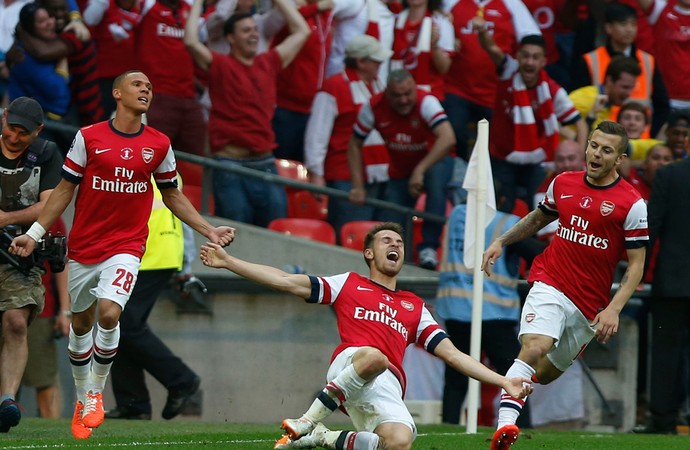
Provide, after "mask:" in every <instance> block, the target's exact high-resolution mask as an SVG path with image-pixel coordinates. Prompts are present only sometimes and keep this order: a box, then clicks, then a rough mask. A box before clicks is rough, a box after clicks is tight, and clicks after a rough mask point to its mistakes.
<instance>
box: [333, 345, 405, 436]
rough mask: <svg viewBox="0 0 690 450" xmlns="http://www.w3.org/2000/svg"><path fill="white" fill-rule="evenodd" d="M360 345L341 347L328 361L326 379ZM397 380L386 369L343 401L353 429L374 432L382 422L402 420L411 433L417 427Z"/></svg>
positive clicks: (342, 367) (347, 362) (341, 367)
mask: <svg viewBox="0 0 690 450" xmlns="http://www.w3.org/2000/svg"><path fill="white" fill-rule="evenodd" d="M359 349H360V347H350V348H346V349H345V350H343V351H342V352H341V353H340V354H339V355H338V356H337V357H336V358H335V360H333V362H332V363H331V366H330V367H329V368H328V374H327V375H326V378H327V381H328V382H329V383H330V382H331V381H333V379H334V378H335V377H337V376H338V374H339V373H340V372H342V371H343V370H345V368H346V367H347V366H349V365H350V364H352V356H353V355H354V354H355V352H357V350H359ZM402 396H403V392H402V387H401V386H400V382H399V381H398V379H397V378H396V377H395V375H393V372H391V371H390V370H386V371H385V372H383V373H382V374H381V375H379V376H378V377H376V378H375V379H374V380H373V381H370V382H369V383H367V384H365V385H364V387H363V388H362V390H361V391H359V392H358V393H356V394H354V395H352V396H351V397H350V398H348V399H347V401H346V402H345V403H344V404H343V406H344V407H345V409H346V410H347V414H348V415H349V416H350V419H351V420H352V424H353V425H354V426H355V430H357V431H369V432H372V433H373V432H374V430H375V429H376V427H378V426H379V425H380V424H382V423H386V422H395V423H402V424H405V425H407V426H408V427H410V430H412V434H413V436H414V437H416V436H417V427H416V426H415V423H414V419H413V418H412V415H411V414H410V411H408V409H407V406H405V402H403V399H402Z"/></svg>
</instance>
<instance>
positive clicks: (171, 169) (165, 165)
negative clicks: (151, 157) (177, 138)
mask: <svg viewBox="0 0 690 450" xmlns="http://www.w3.org/2000/svg"><path fill="white" fill-rule="evenodd" d="M153 177H154V179H155V180H156V185H157V186H158V188H159V189H162V188H165V187H168V186H177V164H176V162H175V153H174V152H173V149H172V147H168V152H167V153H166V154H165V159H163V161H161V163H160V164H159V165H158V167H156V170H154V171H153Z"/></svg>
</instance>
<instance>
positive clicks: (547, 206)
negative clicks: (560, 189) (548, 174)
mask: <svg viewBox="0 0 690 450" xmlns="http://www.w3.org/2000/svg"><path fill="white" fill-rule="evenodd" d="M557 179H558V176H556V177H555V178H554V179H553V181H551V184H549V188H548V189H547V190H546V195H544V199H543V200H542V201H541V202H540V203H539V207H540V208H542V210H543V211H544V212H551V213H552V214H558V207H557V206H556V199H555V198H554V194H553V185H554V183H556V180H557Z"/></svg>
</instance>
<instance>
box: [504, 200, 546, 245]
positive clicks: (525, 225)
mask: <svg viewBox="0 0 690 450" xmlns="http://www.w3.org/2000/svg"><path fill="white" fill-rule="evenodd" d="M555 219H556V216H550V215H548V214H544V212H542V210H541V209H539V208H537V209H534V210H532V211H531V212H530V213H529V214H527V215H526V216H525V217H523V218H522V219H521V220H520V221H519V222H518V223H516V224H515V225H513V226H512V227H511V228H510V230H508V231H506V232H505V233H503V234H502V235H501V236H499V238H498V239H497V240H498V241H500V243H501V245H502V246H504V247H505V246H507V245H510V244H514V243H516V242H518V241H521V240H523V239H526V238H528V237H530V236H532V235H534V234H535V233H536V232H537V231H539V230H541V229H542V228H544V227H545V226H546V225H547V224H548V223H550V222H553V221H554V220H555Z"/></svg>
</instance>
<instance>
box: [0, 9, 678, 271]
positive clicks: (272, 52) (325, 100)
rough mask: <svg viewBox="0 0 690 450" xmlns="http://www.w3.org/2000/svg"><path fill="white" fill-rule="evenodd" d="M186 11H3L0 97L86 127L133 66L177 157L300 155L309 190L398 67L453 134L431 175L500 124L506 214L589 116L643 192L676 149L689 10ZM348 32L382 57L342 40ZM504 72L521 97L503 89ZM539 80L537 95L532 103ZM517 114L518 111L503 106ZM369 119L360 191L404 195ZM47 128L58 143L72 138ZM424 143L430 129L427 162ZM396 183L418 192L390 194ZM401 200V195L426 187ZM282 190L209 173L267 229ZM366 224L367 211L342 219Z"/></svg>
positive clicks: (225, 202) (249, 163) (234, 204)
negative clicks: (433, 101) (623, 155)
mask: <svg viewBox="0 0 690 450" xmlns="http://www.w3.org/2000/svg"><path fill="white" fill-rule="evenodd" d="M196 3H197V4H196V5H194V2H191V1H189V2H187V1H184V0H78V1H75V0H69V1H68V0H39V1H37V2H26V1H25V0H6V1H4V2H3V3H2V4H1V5H0V51H1V52H2V55H3V56H4V57H5V61H4V62H3V64H2V66H0V75H2V80H3V82H4V88H5V92H4V94H5V100H6V101H11V100H13V99H14V98H16V97H18V96H22V95H27V96H31V97H34V98H35V99H37V100H38V101H39V103H40V104H41V105H42V107H43V108H44V110H45V111H46V115H47V117H48V118H50V119H52V120H54V121H58V122H62V123H65V124H69V125H73V126H85V125H89V124H91V123H94V122H97V121H99V120H103V119H104V118H107V117H108V116H109V115H110V114H111V113H112V111H113V108H114V105H113V100H112V95H111V90H112V81H113V78H114V77H115V76H116V74H120V73H122V72H124V71H125V70H128V69H132V68H138V69H141V70H143V71H144V72H145V73H146V74H147V75H148V76H149V77H150V79H151V80H152V82H153V85H154V92H155V101H154V102H153V104H152V106H151V109H150V111H149V114H148V123H149V124H150V125H152V126H153V127H154V128H156V129H158V130H161V131H162V132H164V133H165V134H167V135H168V136H169V137H170V139H171V141H172V145H173V148H175V149H176V150H180V151H184V152H189V153H195V154H200V155H209V156H212V157H215V158H218V159H219V160H221V161H224V162H226V163H227V164H240V165H243V166H246V167H250V168H254V169H259V170H265V171H269V172H274V171H275V168H274V167H273V166H274V158H285V159H290V160H296V161H300V162H303V163H304V164H305V166H306V168H307V170H308V171H309V179H310V181H312V182H313V183H315V184H317V185H326V186H330V187H334V188H336V189H341V190H350V189H352V185H351V184H348V183H349V182H350V181H351V175H350V172H349V170H350V167H349V161H348V152H349V147H350V145H351V143H350V142H349V139H350V137H351V136H352V127H353V126H354V124H355V122H356V120H357V113H358V112H359V109H360V108H361V107H362V106H363V105H365V104H367V103H369V102H375V101H377V100H376V99H377V98H379V97H381V96H390V95H391V94H390V93H388V92H387V93H385V94H381V91H382V90H383V87H384V86H385V83H386V80H387V76H388V74H389V72H391V71H395V70H399V69H403V70H406V71H407V72H409V73H410V74H411V75H412V76H413V78H414V81H415V82H416V89H419V90H420V92H421V91H423V92H425V93H427V92H428V93H431V95H433V96H435V97H436V98H437V99H438V100H439V101H440V102H441V105H442V107H443V110H444V111H445V114H446V117H447V121H448V122H449V123H450V125H451V127H452V130H453V133H454V135H455V141H456V144H455V145H454V146H453V147H452V148H450V149H449V150H448V155H450V156H451V158H443V159H441V160H439V161H438V162H436V165H443V166H444V167H445V169H443V172H442V173H449V172H450V171H451V170H452V166H453V164H454V162H457V161H461V160H465V161H466V160H468V159H469V154H470V152H471V148H472V141H473V130H474V123H476V120H478V119H481V118H489V119H490V122H492V123H493V122H496V123H500V127H498V128H495V129H494V130H493V131H492V139H491V143H492V147H491V153H492V165H493V167H494V172H495V174H497V176H498V177H499V179H500V181H501V182H502V183H503V185H504V186H505V187H506V188H507V192H508V194H507V199H508V201H506V202H505V206H504V208H505V209H506V210H507V211H509V212H510V211H513V210H514V209H515V208H516V207H520V206H522V207H524V206H526V207H527V209H531V208H533V207H534V206H535V205H534V204H533V196H534V194H535V193H536V192H537V187H539V186H540V184H542V182H543V180H544V179H546V178H547V176H548V173H549V172H550V171H551V170H552V168H553V165H552V162H553V155H554V151H555V147H556V145H557V144H558V142H559V141H563V140H575V141H577V142H578V143H580V144H581V145H582V144H583V143H584V140H585V139H586V135H587V133H588V132H589V130H591V129H592V128H593V127H595V126H596V125H597V124H598V123H599V122H601V121H602V120H618V121H620V122H621V123H622V124H623V125H624V126H625V127H626V130H628V133H629V136H630V137H631V138H632V145H631V148H630V151H629V156H630V162H629V163H628V164H625V165H624V166H623V168H622V169H621V172H622V174H623V175H624V176H625V177H630V178H631V179H632V180H634V182H635V185H636V186H640V187H641V189H642V191H643V192H644V189H645V188H644V186H647V187H648V184H649V183H650V182H651V178H650V177H648V176H646V175H645V168H646V167H648V166H649V165H650V164H649V161H648V158H647V156H648V152H649V151H650V149H651V148H655V150H654V154H655V155H656V154H658V153H659V147H658V146H659V145H660V144H665V145H667V146H668V147H669V148H670V149H671V150H672V151H673V155H674V158H676V159H677V158H682V157H684V156H685V151H686V150H687V149H685V148H684V145H685V144H684V141H683V139H682V138H683V136H684V135H687V132H688V131H687V130H688V127H687V125H688V123H689V122H690V119H689V117H688V110H690V94H689V93H690V86H688V84H689V83H690V81H688V80H690V65H688V63H687V58H686V56H687V54H688V49H687V47H685V46H684V44H683V43H684V42H686V41H687V39H689V38H690V36H689V35H688V31H687V30H688V29H690V27H688V24H690V14H688V13H690V0H677V1H670V2H667V1H666V0H619V1H609V0H605V1H597V0H590V1H585V0H529V1H525V2H522V1H520V0H489V1H486V2H469V1H462V0H461V1H457V0H320V1H315V0H275V1H270V0H262V1H258V0H257V1H252V0H218V1H214V0H206V1H203V0H198V1H197V2H196ZM195 7H196V8H195ZM190 21H191V22H193V23H190ZM686 22H687V24H686ZM360 35H368V36H370V37H371V38H373V39H376V40H377V41H378V42H377V44H378V45H380V47H381V48H380V49H378V50H377V49H373V50H372V48H371V47H367V46H366V45H364V47H363V46H362V43H361V42H359V43H354V44H353V38H355V37H357V36H360ZM348 45H350V47H348ZM376 52H378V53H377V54H374V53H376ZM526 52H527V53H526ZM381 55H384V57H382V56H381ZM530 58H531V59H530ZM542 69H544V70H543V71H542ZM542 72H543V73H542ZM515 73H519V74H520V76H521V79H524V80H525V81H524V82H525V85H524V86H522V87H521V86H520V85H516V84H515V81H514V80H515V75H514V74H515ZM530 73H532V74H533V76H532V78H534V79H535V81H534V85H533V86H531V85H529V83H530V82H529V79H530ZM535 77H536V78H535ZM343 80H345V82H342V81H343ZM537 85H539V86H543V87H547V86H548V90H550V94H549V95H546V96H545V97H544V96H540V95H542V94H534V93H533V92H536V91H538V90H539V89H540V88H538V87H535V86H537ZM559 89H560V90H559ZM521 102H524V104H522V103H521ZM417 103H419V104H420V105H421V104H422V102H421V100H420V101H419V102H417ZM524 106H527V107H528V108H521V109H523V111H528V114H527V115H520V114H514V113H513V112H512V110H514V109H519V108H520V107H524ZM530 106H531V108H530ZM419 107H420V108H421V106H419ZM315 111H316V112H315ZM529 111H531V112H529ZM492 117H493V121H492V120H491V119H492ZM518 121H519V123H518ZM523 121H524V122H523ZM381 125H382V124H380V123H379V124H374V128H373V129H372V135H369V136H368V137H367V142H364V144H365V145H364V146H363V149H362V150H363V152H362V153H363V158H364V164H363V167H364V169H363V170H364V173H365V179H364V181H365V183H366V185H365V189H366V190H367V193H366V195H369V196H372V197H378V198H382V199H391V198H393V199H395V198H400V196H399V195H398V196H397V197H395V196H391V195H387V194H386V191H387V189H392V188H390V187H388V188H387V187H386V186H385V185H386V183H387V182H389V181H391V180H392V179H391V177H390V176H389V173H388V164H389V163H390V156H389V155H388V152H386V151H385V150H386V148H387V149H388V150H390V149H391V148H393V147H394V146H395V145H397V144H396V143H395V142H391V140H390V139H382V138H381V136H380V135H379V134H378V133H377V132H380V131H381V129H380V128H381ZM434 126H437V124H434ZM505 126H508V127H510V128H513V130H512V131H510V130H509V129H506V128H505ZM413 127H414V125H413ZM499 128H500V129H499ZM45 133H46V134H47V135H48V136H47V137H49V138H51V139H53V140H55V141H56V142H57V143H58V145H59V146H60V147H61V148H62V149H63V151H66V150H67V149H68V147H69V144H70V142H71V138H72V136H70V135H69V133H61V132H59V131H54V129H53V131H51V130H47V131H46V132H45ZM676 134H678V136H676ZM532 135H534V136H536V137H537V138H536V139H532ZM436 138H437V137H436V136H434V135H433V134H431V135H430V136H429V142H428V144H427V146H426V150H427V151H430V150H431V148H432V147H433V140H434V139H436ZM399 139H403V140H404V139H405V136H400V137H399ZM391 155H394V157H396V158H397V157H399V154H398V155H396V154H395V153H394V152H393V153H391ZM453 156H454V158H452V157H453ZM662 159H663V160H664V161H665V160H666V158H662ZM394 165H395V164H393V166H394ZM334 167H338V169H334ZM545 169H546V170H545ZM648 171H649V170H648ZM428 173H432V172H431V169H429V172H428ZM412 175H414V173H413V174H412ZM393 178H395V177H393ZM427 178H433V177H427ZM408 180H409V183H413V182H416V181H417V180H413V179H411V178H409V177H408V178H403V183H407V182H408ZM450 182H451V183H453V182H456V183H457V180H452V179H451V180H450ZM393 184H398V183H397V180H396V182H395V183H393V182H389V183H388V185H393ZM382 185H383V187H381V186H382ZM397 188H398V189H399V188H400V186H399V184H398V186H397ZM425 188H426V189H428V188H429V187H428V186H425ZM409 189H410V194H411V195H412V196H413V197H416V196H418V195H419V193H420V192H424V190H425V189H422V191H420V192H415V191H414V189H413V187H412V184H410V187H409ZM281 190H282V188H280V189H278V190H276V189H275V186H273V187H267V186H262V185H261V182H259V181H257V180H252V181H249V180H246V179H242V177H235V176H230V175H227V174H222V175H221V174H219V175H218V176H216V177H214V195H215V205H216V212H217V214H218V215H221V216H225V217H228V218H230V219H235V220H239V221H244V222H248V223H254V224H257V225H261V226H266V225H267V224H268V222H270V220H272V219H274V218H278V217H281V216H285V215H286V214H287V208H286V200H285V197H284V195H283V193H282V192H280V191H281ZM230 192H231V194H230V195H228V193H230ZM257 192H258V194H257ZM357 197H358V198H360V200H361V196H357ZM351 198H352V197H351ZM513 199H518V203H519V204H518V205H516V204H515V202H514V201H513ZM519 199H522V200H523V201H524V204H520V202H519ZM345 203H347V202H345ZM334 205H337V202H334ZM341 206H342V205H341ZM428 208H436V209H439V207H438V205H435V206H433V205H432V206H428ZM428 208H427V209H428ZM338 209H343V208H338ZM344 209H346V210H347V208H344ZM355 209H356V208H354V207H352V208H350V210H353V211H354V210H355ZM440 209H441V210H442V211H443V210H444V208H443V207H441V208H440ZM261 211H269V212H270V213H268V214H267V213H262V212H261ZM342 215H343V214H342V213H341V214H340V215H339V217H335V215H331V217H329V221H330V222H331V223H332V225H334V227H336V231H338V229H339V228H340V227H341V226H342V223H344V222H346V221H347V220H348V219H349V218H348V217H347V214H346V215H345V217H342ZM379 217H381V214H380V213H379V212H377V211H375V210H373V209H371V208H369V209H368V210H367V212H366V213H365V214H364V215H363V214H361V210H360V211H358V213H357V214H356V215H353V218H356V219H358V220H363V219H371V220H376V219H377V218H379ZM420 265H422V266H423V267H427V268H432V269H433V268H436V265H437V260H436V257H435V249H433V251H431V252H430V253H427V254H425V258H423V259H422V257H421V255H420Z"/></svg>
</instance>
